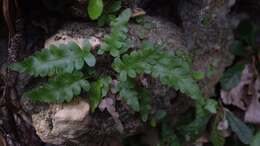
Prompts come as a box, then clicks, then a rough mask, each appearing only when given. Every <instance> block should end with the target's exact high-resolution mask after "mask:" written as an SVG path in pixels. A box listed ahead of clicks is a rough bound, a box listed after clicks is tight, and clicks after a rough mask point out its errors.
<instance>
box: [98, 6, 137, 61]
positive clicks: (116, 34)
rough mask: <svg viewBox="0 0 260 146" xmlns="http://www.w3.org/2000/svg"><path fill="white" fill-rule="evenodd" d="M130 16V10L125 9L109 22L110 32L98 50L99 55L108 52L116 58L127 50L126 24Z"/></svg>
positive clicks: (128, 44) (128, 41) (128, 42)
mask: <svg viewBox="0 0 260 146" xmlns="http://www.w3.org/2000/svg"><path fill="white" fill-rule="evenodd" d="M131 15H132V12H131V10H130V9H126V10H124V11H123V12H122V13H121V14H120V15H119V16H118V17H117V18H116V19H115V20H114V21H113V22H111V32H110V34H108V35H105V37H104V41H103V43H102V45H101V47H100V48H99V50H98V53H99V54H103V53H106V52H109V54H110V55H111V56H113V57H117V56H119V55H120V54H122V53H124V52H126V51H127V50H128V49H129V46H130V40H129V39H128V38H127V32H128V28H127V23H128V21H129V19H130V18H131Z"/></svg>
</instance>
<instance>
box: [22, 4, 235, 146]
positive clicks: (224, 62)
mask: <svg viewBox="0 0 260 146" xmlns="http://www.w3.org/2000/svg"><path fill="white" fill-rule="evenodd" d="M200 1H201V3H199V4H198V5H194V4H193V5H192V4H187V5H185V7H184V8H183V13H182V18H183V30H181V29H180V28H178V27H177V26H175V25H174V24H173V23H171V22H169V21H166V20H163V19H161V18H152V17H145V21H146V22H147V23H145V24H144V25H138V24H130V25H129V36H130V38H131V40H132V41H133V42H134V43H133V44H132V45H133V46H132V48H138V47H139V46H140V44H141V42H142V41H143V40H149V41H151V42H153V43H156V44H162V45H166V46H167V49H166V51H175V50H177V49H181V50H185V51H188V52H190V54H191V56H192V57H193V62H194V68H195V69H197V70H201V71H204V72H206V73H207V77H206V78H205V79H204V80H202V81H201V82H200V85H201V87H202V89H203V91H204V93H205V96H207V97H210V96H212V95H213V91H214V90H215V85H216V83H217V82H218V80H219V78H220V77H221V75H222V73H223V71H224V69H225V68H226V67H227V66H229V65H230V64H231V63H232V61H233V56H232V55H231V54H230V53H229V51H228V49H229V45H230V43H231V42H232V40H233V35H232V28H233V25H231V24H230V21H229V18H228V16H227V13H228V11H229V9H230V6H231V5H232V4H233V2H232V1H228V2H226V1H222V0H219V1H214V0H208V1H206V0H200ZM107 32H108V29H107V28H99V27H96V26H95V25H93V24H91V23H79V22H71V23H67V24H64V26H63V28H61V29H60V30H59V31H58V32H57V33H56V34H55V35H54V36H52V37H51V38H50V39H48V40H47V41H46V44H45V46H48V45H50V44H60V43H66V42H68V41H71V40H72V41H75V42H77V43H78V44H79V45H80V42H81V40H82V39H90V38H92V39H93V38H94V39H96V40H101V39H102V37H103V36H104V34H105V33H107ZM93 46H94V45H93ZM154 83H155V85H153V86H154V87H153V88H154V90H152V91H154V92H156V93H154V94H158V93H161V95H162V97H159V98H160V99H159V100H163V101H162V103H163V104H164V103H168V104H169V103H170V98H174V97H175V96H176V92H175V91H174V90H172V89H169V88H167V87H164V86H162V85H160V84H158V83H157V82H154ZM156 96H158V95H156ZM159 100H158V99H157V100H156V101H159ZM165 101H166V102H165ZM25 103H26V102H25ZM26 104H28V103H26ZM121 104H122V105H121V107H124V105H123V103H121ZM155 104H157V103H155ZM169 106H171V105H170V104H169V105H167V106H165V107H164V108H170V107H169ZM35 108H38V109H39V108H40V109H41V110H40V111H37V112H31V114H32V118H33V125H34V127H35V128H36V131H37V134H38V135H39V136H40V138H41V139H42V140H43V141H44V142H47V143H51V144H60V145H61V144H65V143H72V144H78V145H79V144H90V143H91V142H92V141H95V140H94V139H96V141H98V138H99V137H102V136H104V135H109V136H111V135H114V136H116V135H120V134H119V133H118V131H117V130H116V127H117V126H116V123H115V122H114V120H113V118H111V116H109V115H108V114H106V113H95V114H94V115H89V105H88V103H87V102H85V101H83V100H79V101H78V103H77V104H75V103H72V104H68V105H56V104H55V105H36V104H32V106H31V109H35ZM79 109H80V110H79ZM117 110H120V111H117V112H118V113H119V117H120V118H119V119H120V120H121V121H122V123H123V127H124V134H123V135H132V134H134V133H136V132H138V129H140V128H142V123H141V121H140V119H139V118H138V117H136V116H135V115H134V114H132V112H131V111H130V110H129V109H124V108H123V110H122V108H118V109H117ZM177 111H178V110H177ZM173 115H174V114H173Z"/></svg>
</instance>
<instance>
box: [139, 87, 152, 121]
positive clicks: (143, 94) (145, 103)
mask: <svg viewBox="0 0 260 146" xmlns="http://www.w3.org/2000/svg"><path fill="white" fill-rule="evenodd" d="M138 93H139V97H140V113H141V118H142V121H143V122H146V121H147V120H148V117H149V114H150V111H151V109H152V107H151V105H150V104H151V101H150V94H149V92H148V91H147V90H145V89H141V90H139V91H138Z"/></svg>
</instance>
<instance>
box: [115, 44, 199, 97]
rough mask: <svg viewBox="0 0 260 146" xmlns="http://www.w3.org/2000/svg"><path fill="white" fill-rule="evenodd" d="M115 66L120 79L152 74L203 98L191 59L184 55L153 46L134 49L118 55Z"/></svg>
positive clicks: (165, 82)
mask: <svg viewBox="0 0 260 146" xmlns="http://www.w3.org/2000/svg"><path fill="white" fill-rule="evenodd" d="M113 68H114V69H115V70H116V71H117V72H118V73H119V74H120V80H122V81H125V80H126V79H127V77H130V78H135V77H136V76H137V75H138V74H144V73H146V74H150V75H152V77H154V78H159V79H160V80H161V82H162V83H163V84H165V85H168V86H170V87H174V88H175V89H177V90H178V89H179V90H180V91H182V92H183V93H185V94H187V95H189V96H191V97H193V99H201V98H203V97H202V94H201V91H200V89H199V87H198V85H197V83H196V81H195V80H194V79H193V78H192V71H191V69H190V68H191V67H190V65H189V61H188V60H186V59H185V58H184V57H183V56H182V55H178V54H170V53H166V52H163V51H160V50H159V49H157V48H154V47H152V46H145V47H144V48H142V49H140V50H138V51H133V52H131V54H126V55H124V56H123V57H122V59H121V58H120V57H117V58H116V59H115V61H114V63H113Z"/></svg>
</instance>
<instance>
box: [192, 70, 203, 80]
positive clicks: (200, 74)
mask: <svg viewBox="0 0 260 146" xmlns="http://www.w3.org/2000/svg"><path fill="white" fill-rule="evenodd" d="M192 77H193V78H194V79H196V80H201V79H203V78H204V77H205V73H204V72H202V71H194V72H192Z"/></svg>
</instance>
